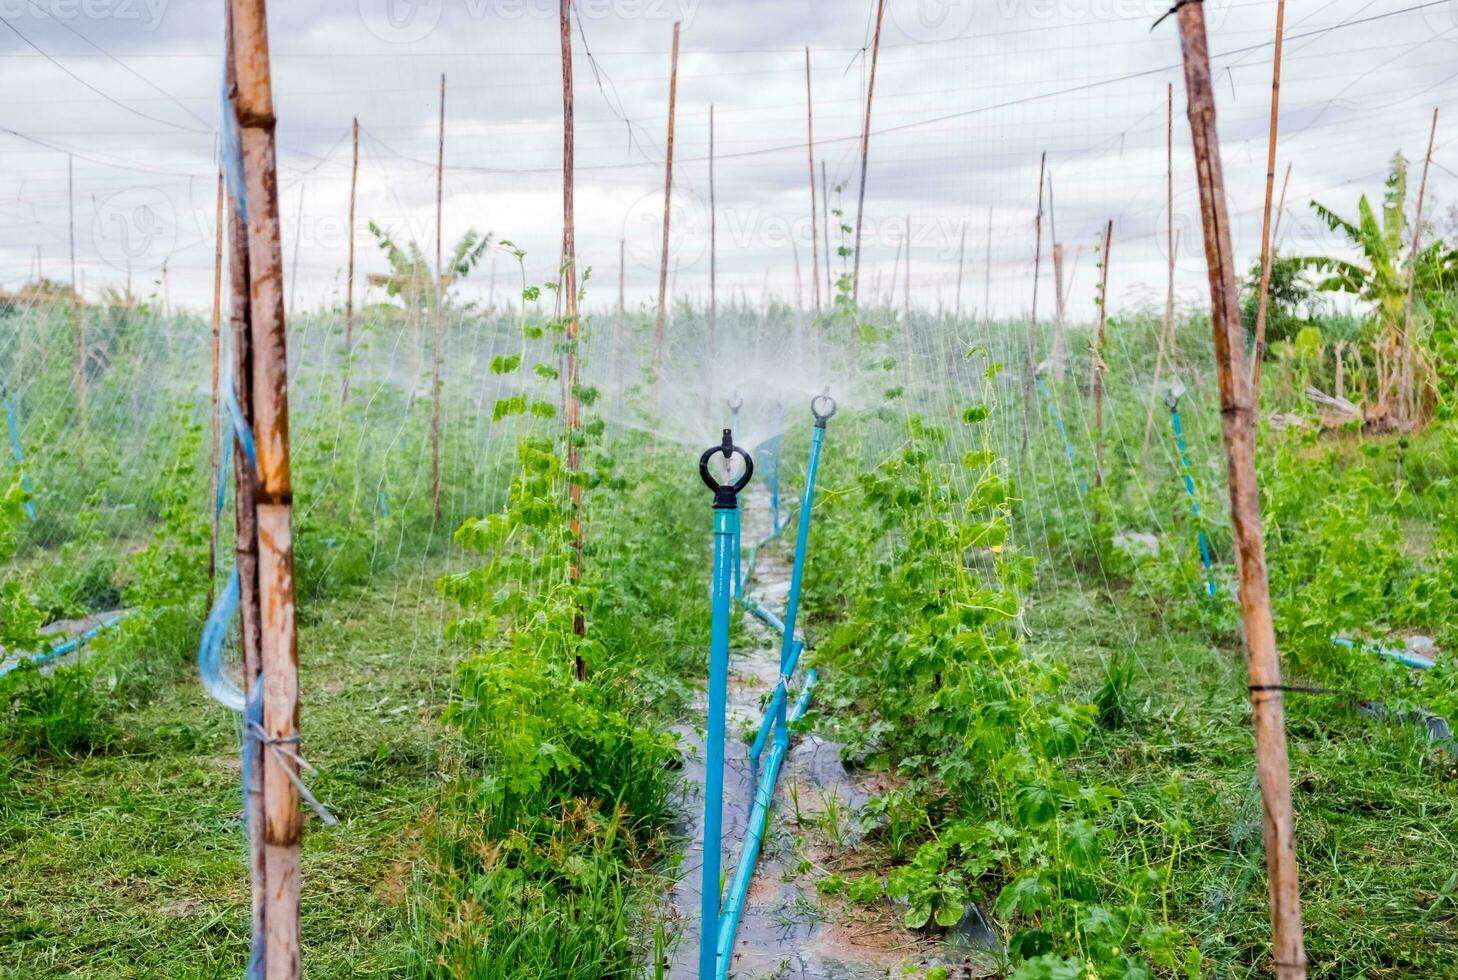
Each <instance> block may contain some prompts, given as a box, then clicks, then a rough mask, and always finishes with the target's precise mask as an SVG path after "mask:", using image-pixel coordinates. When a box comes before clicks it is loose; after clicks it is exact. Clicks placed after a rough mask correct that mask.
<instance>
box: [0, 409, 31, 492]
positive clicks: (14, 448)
mask: <svg viewBox="0 0 1458 980" xmlns="http://www.w3.org/2000/svg"><path fill="white" fill-rule="evenodd" d="M5 422H6V424H7V425H9V426H10V452H11V455H13V456H14V457H15V465H16V466H18V467H19V468H20V488H21V489H22V490H24V491H25V496H26V501H25V516H26V517H28V518H30V519H31V520H32V521H33V520H35V504H34V503H33V502H32V501H31V500H30V477H28V476H26V475H25V451H24V450H22V449H21V448H20V423H19V422H18V421H17V420H16V418H15V396H14V395H11V396H10V397H8V398H6V399H5Z"/></svg>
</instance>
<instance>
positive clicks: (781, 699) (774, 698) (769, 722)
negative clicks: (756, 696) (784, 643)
mask: <svg viewBox="0 0 1458 980" xmlns="http://www.w3.org/2000/svg"><path fill="white" fill-rule="evenodd" d="M804 652H805V641H804V640H801V639H796V640H795V650H794V653H793V655H792V656H791V658H790V664H789V670H787V671H785V672H784V676H786V677H793V676H794V674H795V666H796V665H797V664H798V663H799V662H800V654H802V653H804ZM785 698H786V693H785V687H784V685H783V684H776V685H775V690H774V693H773V694H771V695H770V703H769V704H768V705H767V706H766V707H765V712H764V720H763V721H762V722H760V725H759V734H758V735H756V736H755V738H754V745H753V746H752V747H751V748H750V750H749V764H750V766H752V767H753V768H755V769H758V768H759V757H760V754H761V753H763V752H764V747H765V745H766V744H767V743H768V742H769V736H770V731H771V730H772V729H773V727H774V719H775V715H776V712H778V711H779V710H781V709H782V708H783V707H784V703H785Z"/></svg>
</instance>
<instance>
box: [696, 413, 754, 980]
mask: <svg viewBox="0 0 1458 980" xmlns="http://www.w3.org/2000/svg"><path fill="white" fill-rule="evenodd" d="M716 453H722V454H723V456H724V462H725V465H726V467H727V465H728V463H729V462H730V458H731V457H732V456H733V455H734V454H735V453H738V454H739V455H741V456H743V457H744V472H743V473H741V474H740V476H739V478H738V480H736V481H735V482H734V483H732V484H730V483H720V482H719V481H718V480H716V479H715V478H714V476H713V475H712V474H711V473H710V472H709V461H710V460H711V459H712V458H713V457H714V455H715V454H716ZM753 475H754V460H753V459H751V458H750V456H749V454H748V453H746V452H745V451H744V450H742V449H740V448H739V447H738V446H735V445H734V436H733V434H732V433H731V432H730V430H728V429H725V430H724V440H723V442H722V443H721V444H720V445H718V446H711V447H710V448H709V449H707V450H705V451H704V454H703V455H702V456H700V457H699V476H700V477H701V478H702V479H703V481H704V483H705V485H707V486H708V487H709V489H710V490H713V491H714V571H713V587H712V590H711V594H712V605H711V609H712V612H711V616H710V620H709V706H708V718H707V726H706V727H707V732H706V736H705V746H704V867H703V878H702V883H701V885H700V893H699V930H700V932H699V976H700V977H711V976H713V974H714V958H715V956H716V954H717V952H718V939H719V872H720V864H721V861H722V854H723V848H724V841H723V838H724V724H725V715H726V714H727V711H728V700H729V613H730V609H731V608H732V604H733V601H734V593H735V590H736V589H737V588H738V586H739V583H738V580H737V579H736V578H735V576H736V574H737V572H738V554H739V552H738V544H739V491H741V490H743V489H744V488H745V487H746V486H748V485H749V480H750V478H751V477H752V476H753Z"/></svg>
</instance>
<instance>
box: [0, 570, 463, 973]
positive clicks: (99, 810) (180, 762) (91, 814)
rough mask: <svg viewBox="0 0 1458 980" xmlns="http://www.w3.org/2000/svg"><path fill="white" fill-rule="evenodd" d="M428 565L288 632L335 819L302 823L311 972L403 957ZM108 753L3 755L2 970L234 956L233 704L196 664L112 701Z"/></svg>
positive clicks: (437, 645)
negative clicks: (140, 698) (136, 704)
mask: <svg viewBox="0 0 1458 980" xmlns="http://www.w3.org/2000/svg"><path fill="white" fill-rule="evenodd" d="M436 571H437V570H436V569H434V568H431V569H425V570H417V573H416V574H404V575H401V576H400V577H398V578H396V579H394V580H385V581H383V582H379V583H377V584H376V585H375V586H374V587H373V588H371V589H370V590H368V591H362V592H359V593H356V594H353V595H350V596H346V597H343V598H337V599H334V600H331V601H326V602H322V603H318V604H315V605H314V606H312V607H311V608H310V609H309V611H308V612H309V615H308V619H307V621H306V622H305V623H304V624H303V625H302V631H301V636H300V643H299V650H300V669H301V679H300V686H301V689H302V690H303V691H304V699H303V704H302V709H301V711H302V727H303V746H304V752H305V755H306V757H307V758H308V759H309V760H310V761H311V762H313V763H314V764H315V765H316V766H317V767H318V768H319V769H320V776H319V777H317V778H314V779H312V780H310V783H311V787H312V789H313V790H314V792H315V793H316V795H317V796H318V797H319V798H320V800H322V801H324V802H325V803H326V805H328V806H329V807H330V809H331V810H332V811H333V812H334V813H335V814H336V816H338V817H339V818H340V824H339V825H338V826H336V827H332V828H331V827H324V826H322V825H321V824H320V823H319V822H318V821H317V820H314V819H312V818H311V819H310V820H309V822H308V824H307V829H306V836H305V844H304V856H303V862H304V864H303V876H304V898H303V910H302V916H303V923H302V925H303V935H304V959H305V963H306V967H307V971H308V975H309V976H310V977H311V978H354V977H392V976H403V975H405V974H406V969H407V962H408V955H407V954H408V950H409V944H410V938H411V934H412V912H411V908H410V894H411V888H410V884H411V874H412V864H413V861H414V859H415V857H416V856H417V853H418V850H419V839H420V829H419V828H420V826H421V823H422V821H423V820H424V819H425V818H426V815H427V814H428V813H429V812H430V810H431V808H432V806H433V804H434V802H435V800H436V799H437V797H438V795H439V787H440V785H441V781H442V780H441V776H440V771H441V769H442V768H443V762H442V758H443V753H444V754H446V755H447V756H448V755H449V753H448V751H447V743H446V740H445V739H446V736H445V735H444V733H443V729H442V727H441V725H440V721H439V719H440V716H441V707H442V704H443V701H444V699H445V698H446V696H447V694H448V692H449V691H450V689H451V686H452V682H453V660H454V659H455V656H456V654H455V653H454V652H453V651H452V650H451V649H450V648H448V647H445V646H443V645H442V643H441V641H440V640H439V637H440V636H441V623H442V616H443V612H442V605H443V604H442V602H441V601H440V600H439V599H438V598H437V597H436V594H435V590H434V587H433V581H434V577H435V573H436ZM117 729H118V739H117V741H116V742H115V744H114V745H113V746H112V747H111V748H110V749H109V750H108V751H106V752H105V753H102V754H95V755H91V756H87V757H82V758H75V759H66V760H48V759H45V758H39V759H27V760H23V761H15V762H6V761H4V758H3V757H0V854H3V855H4V858H3V863H4V865H5V870H4V873H3V875H0V977H5V978H12V977H13V978H17V980H19V978H25V980H34V978H38V977H47V978H50V977H57V978H59V977H78V978H79V977H85V978H88V980H103V978H113V977H115V978H121V977H128V978H132V977H167V978H179V980H182V978H203V977H233V976H238V975H240V974H241V972H242V970H243V968H244V965H245V960H246V957H247V949H248V884H247V874H246V863H245V862H246V851H245V847H244V843H243V838H242V828H241V824H240V811H241V806H240V802H239V796H240V789H239V772H238V768H239V767H238V753H237V744H238V743H237V738H238V736H237V721H236V719H235V717H234V716H233V715H232V714H231V713H230V712H228V711H227V710H225V709H223V708H221V707H219V706H218V705H216V704H214V703H213V702H212V701H210V700H209V699H208V697H207V695H206V694H205V693H204V692H203V691H202V689H201V687H200V686H199V685H198V683H197V681H196V678H195V676H194V675H193V672H187V673H186V674H185V676H184V677H183V679H181V680H179V681H176V682H173V683H170V684H168V685H166V686H164V687H163V688H162V690H161V691H160V692H159V694H158V696H157V697H156V698H155V699H153V700H152V701H151V702H150V703H149V704H148V705H147V706H145V707H142V708H140V709H138V710H135V711H130V712H125V713H123V714H121V715H120V716H119V717H118V718H117Z"/></svg>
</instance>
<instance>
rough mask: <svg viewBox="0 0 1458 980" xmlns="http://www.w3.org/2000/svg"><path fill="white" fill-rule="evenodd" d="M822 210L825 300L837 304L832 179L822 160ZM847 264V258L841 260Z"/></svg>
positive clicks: (842, 263) (830, 303)
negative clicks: (832, 268) (832, 267)
mask: <svg viewBox="0 0 1458 980" xmlns="http://www.w3.org/2000/svg"><path fill="white" fill-rule="evenodd" d="M820 211H821V217H822V218H823V219H824V220H822V221H821V222H820V233H821V235H822V236H824V238H825V302H826V303H827V304H829V305H832V306H833V305H834V304H835V287H834V286H833V285H832V283H831V276H830V179H829V178H828V177H827V176H826V170H825V161H824V160H821V161H820ZM840 264H841V266H842V267H844V266H845V260H844V259H842V260H841V263H840Z"/></svg>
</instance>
